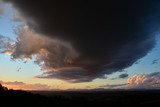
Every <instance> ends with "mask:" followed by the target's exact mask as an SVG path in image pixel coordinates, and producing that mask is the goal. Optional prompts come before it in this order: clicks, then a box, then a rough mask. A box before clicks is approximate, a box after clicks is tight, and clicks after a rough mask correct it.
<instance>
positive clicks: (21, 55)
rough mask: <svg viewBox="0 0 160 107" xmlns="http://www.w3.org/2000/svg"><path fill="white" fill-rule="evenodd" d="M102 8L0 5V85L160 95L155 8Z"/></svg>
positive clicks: (142, 4)
mask: <svg viewBox="0 0 160 107" xmlns="http://www.w3.org/2000/svg"><path fill="white" fill-rule="evenodd" d="M103 2H104V3H101V2H92V1H90V0H88V1H85V0H84V1H83V0H81V1H75V2H73V1H65V0H64V1H63V0H62V1H61V3H60V2H58V1H57V2H54V3H53V2H52V3H51V2H50V1H47V0H46V1H43V0H42V1H39V2H36V1H34V2H33V1H30V0H29V1H27V2H25V1H18V0H14V1H12V0H7V2H6V0H4V1H0V83H1V84H2V85H4V86H7V87H8V88H12V89H22V90H66V89H74V90H77V89H137V88H138V89H139V88H140V89H157V88H158V89H159V88H160V86H159V83H160V55H159V53H160V32H159V31H160V29H159V27H160V26H159V25H160V24H159V22H160V20H159V17H160V14H159V13H160V8H159V5H160V3H159V2H158V1H156V0H151V1H148V2H143V1H136V0H135V1H133V2H127V1H125V0H124V1H121V2H120V3H118V2H116V3H115V2H105V1H103ZM44 4H45V5H47V7H46V8H44ZM95 5H96V6H95Z"/></svg>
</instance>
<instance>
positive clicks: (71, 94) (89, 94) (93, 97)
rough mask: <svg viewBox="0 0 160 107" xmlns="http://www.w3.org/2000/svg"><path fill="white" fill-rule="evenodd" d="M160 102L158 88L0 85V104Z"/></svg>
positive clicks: (151, 106)
mask: <svg viewBox="0 0 160 107" xmlns="http://www.w3.org/2000/svg"><path fill="white" fill-rule="evenodd" d="M96 105H97V107H112V106H123V107H126V106H129V107H135V106H145V107H159V106H160V90H145V91H142V90H141V91H140V90H137V91H126V90H117V91H116V90H114V91H111V90H109V91H89V90H88V91H84V90H83V91H31V92H26V91H21V90H8V89H7V88H6V87H3V86H2V85H0V107H8V106H12V107H61V106H63V107H68V106H69V107H78V106H81V107H82V106H83V107H86V106H87V107H88V106H89V107H91V106H96Z"/></svg>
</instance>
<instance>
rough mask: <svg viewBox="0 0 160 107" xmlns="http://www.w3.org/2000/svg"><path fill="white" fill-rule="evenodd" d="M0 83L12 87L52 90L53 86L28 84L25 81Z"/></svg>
mask: <svg viewBox="0 0 160 107" xmlns="http://www.w3.org/2000/svg"><path fill="white" fill-rule="evenodd" d="M0 83H1V84H2V85H4V86H6V87H8V88H10V89H22V90H50V89H51V87H50V86H48V85H45V84H40V83H37V84H27V83H24V82H19V81H14V82H4V81H0Z"/></svg>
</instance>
